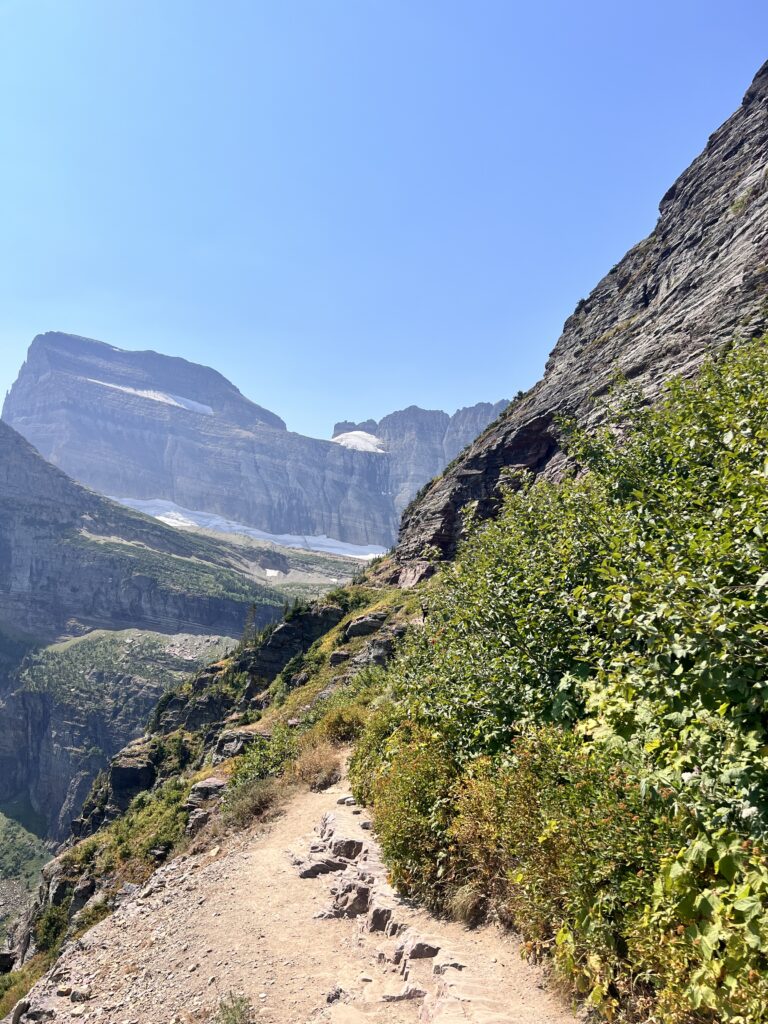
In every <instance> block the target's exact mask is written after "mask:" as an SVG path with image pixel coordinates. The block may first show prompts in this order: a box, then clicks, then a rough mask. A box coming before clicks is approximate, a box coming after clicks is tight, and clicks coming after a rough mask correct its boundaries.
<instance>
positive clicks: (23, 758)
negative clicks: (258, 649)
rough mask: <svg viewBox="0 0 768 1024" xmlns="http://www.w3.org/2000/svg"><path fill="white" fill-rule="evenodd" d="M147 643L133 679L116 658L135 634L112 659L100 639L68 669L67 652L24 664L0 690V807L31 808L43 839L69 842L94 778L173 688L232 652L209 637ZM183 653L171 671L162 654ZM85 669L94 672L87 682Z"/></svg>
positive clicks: (123, 638) (84, 646)
mask: <svg viewBox="0 0 768 1024" xmlns="http://www.w3.org/2000/svg"><path fill="white" fill-rule="evenodd" d="M144 640H145V642H146V644H147V650H146V652H145V653H144V655H143V656H140V655H139V654H135V655H134V656H133V662H132V664H131V668H132V671H130V672H129V671H126V664H125V663H124V662H125V661H127V660H129V655H128V654H127V653H126V654H122V651H123V650H125V651H126V652H127V651H129V650H130V649H131V648H132V647H136V646H138V644H139V643H140V639H139V637H138V636H137V635H136V634H133V635H132V636H127V635H125V634H117V635H116V637H115V639H114V640H113V643H112V646H113V647H114V648H115V649H117V650H116V651H115V653H110V654H107V649H108V646H109V645H108V643H107V640H106V638H104V639H103V640H98V639H97V640H94V642H91V638H89V637H85V638H83V639H82V640H80V641H78V642H77V643H78V649H79V650H80V651H81V654H80V657H79V659H78V661H76V662H74V663H73V662H69V663H67V662H66V661H65V659H66V652H65V653H63V654H61V655H59V654H47V655H46V656H45V657H44V658H42V659H41V658H39V657H38V658H30V659H28V660H27V662H25V664H24V667H23V669H22V670H21V672H20V673H19V675H18V676H17V677H16V678H15V679H14V681H13V685H12V686H10V687H8V688H6V690H5V691H3V690H2V689H0V804H2V805H7V804H9V803H13V804H15V805H19V806H22V807H27V808H29V810H30V811H31V812H32V814H33V815H34V818H35V819H36V820H37V821H38V822H40V823H41V825H42V831H44V832H45V834H46V835H47V836H48V837H49V838H52V839H57V840H61V839H64V838H66V836H68V835H69V832H70V829H71V824H72V820H73V818H74V817H75V816H76V815H77V814H79V813H80V809H81V807H82V804H83V801H84V800H85V798H86V796H87V795H88V792H89V790H90V788H91V785H92V783H93V780H94V778H95V776H96V774H97V773H98V772H99V771H100V770H101V769H102V768H104V767H105V766H106V765H107V763H108V761H109V759H110V758H111V757H112V756H113V755H115V754H116V753H117V752H118V751H120V750H121V749H122V748H123V747H124V746H125V745H126V744H128V743H130V741H132V740H134V738H135V737H137V736H139V735H140V734H142V733H143V732H144V729H145V727H146V723H147V720H148V718H149V716H150V713H151V712H152V711H153V710H154V708H155V707H156V705H157V702H158V700H159V699H160V698H161V697H162V695H163V692H164V690H165V687H166V686H167V685H169V681H170V680H171V679H174V678H176V679H183V678H185V677H186V675H187V674H188V673H192V672H194V671H195V669H196V668H198V667H199V666H200V665H201V664H203V663H205V662H206V661H208V660H209V659H210V658H211V657H214V656H215V655H216V653H222V651H223V650H224V649H225V648H226V647H228V646H230V645H231V641H230V642H226V641H224V642H220V641H218V638H213V637H205V638H201V637H193V636H188V637H184V638H176V637H174V638H166V637H158V636H155V635H152V634H150V635H147V636H145V638H144ZM181 646H183V648H184V657H183V658H179V659H177V660H176V661H174V662H173V671H169V670H168V660H169V655H168V650H169V649H178V648H179V647H181ZM74 649H75V648H74V647H72V646H70V648H69V650H70V651H72V650H74ZM73 664H74V671H73ZM81 664H84V665H93V666H94V667H92V668H90V670H89V671H87V672H85V673H84V674H83V672H82V669H81V668H80V665H81ZM96 666H100V667H96ZM142 788H146V787H142Z"/></svg>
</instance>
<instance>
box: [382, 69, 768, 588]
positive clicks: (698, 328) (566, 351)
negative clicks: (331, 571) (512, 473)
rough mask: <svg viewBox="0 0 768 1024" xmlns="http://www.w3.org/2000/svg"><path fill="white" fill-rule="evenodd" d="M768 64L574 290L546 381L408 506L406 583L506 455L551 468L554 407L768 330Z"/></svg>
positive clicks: (580, 414) (484, 507)
mask: <svg viewBox="0 0 768 1024" xmlns="http://www.w3.org/2000/svg"><path fill="white" fill-rule="evenodd" d="M767 168H768V63H767V64H765V65H764V66H763V67H762V68H761V69H760V71H759V72H758V74H757V76H756V77H755V79H754V81H753V83H752V85H751V86H750V88H749V89H748V90H747V93H746V95H745V96H744V100H743V102H742V105H741V107H740V108H739V109H738V110H737V111H736V113H735V114H733V116H732V117H730V118H729V119H728V120H727V121H726V122H725V124H724V125H722V127H721V128H719V129H718V130H717V131H716V132H715V133H714V134H713V135H712V136H711V137H710V139H709V141H708V143H707V146H706V148H705V150H704V152H703V153H702V154H701V155H700V156H699V157H697V159H696V160H694V162H693V163H692V164H691V166H690V167H689V168H688V169H687V170H686V171H684V172H683V174H682V175H681V176H680V177H679V178H678V179H677V181H676V182H675V183H674V185H673V186H672V187H671V188H670V189H669V190H668V192H667V193H666V195H665V196H664V197H663V198H662V200H661V205H660V208H659V212H660V215H659V220H658V223H657V224H656V227H655V228H654V230H653V231H652V232H651V234H650V235H649V236H648V238H646V239H645V240H644V241H642V242H640V243H639V245H636V246H635V247H634V248H633V249H631V250H630V251H629V252H628V253H627V255H626V256H625V257H624V258H623V259H622V260H621V261H620V262H619V263H618V264H617V265H616V266H615V267H613V268H612V269H611V270H610V272H609V273H608V274H607V275H606V276H605V277H604V278H603V279H602V281H600V282H599V284H598V285H597V287H596V288H595V289H594V290H593V291H592V292H591V294H590V295H589V296H588V298H586V299H583V300H582V301H581V302H579V304H578V306H577V307H576V309H575V311H574V312H573V314H572V315H571V316H570V317H569V318H568V320H567V321H566V323H565V327H564V329H563V333H562V335H561V337H560V338H559V340H558V342H557V344H556V345H555V348H554V350H553V352H552V354H551V356H550V358H549V361H548V363H547V366H546V370H545V373H544V377H543V379H542V380H541V381H540V382H539V383H538V384H537V385H536V386H535V387H534V388H532V390H531V391H529V392H528V394H527V395H525V396H524V397H523V398H522V399H521V400H519V401H516V402H515V403H514V404H513V405H512V406H511V407H510V408H509V409H508V410H507V412H506V413H505V414H504V415H502V416H501V418H500V419H499V420H497V421H496V422H495V423H494V424H493V425H492V426H491V427H490V428H489V429H488V430H486V431H485V433H484V434H483V435H482V436H481V437H480V438H479V439H478V440H477V441H476V442H475V443H474V444H472V445H471V446H470V448H469V449H468V450H467V451H466V452H465V453H464V455H463V456H462V457H461V458H460V459H459V461H458V463H457V465H456V466H454V467H452V469H451V471H450V472H448V473H446V474H445V475H444V476H443V477H442V478H441V479H438V480H436V481H434V482H433V484H432V485H431V486H430V488H429V489H428V490H427V492H426V493H425V494H424V495H423V497H422V498H421V499H420V500H419V501H418V502H416V503H415V504H414V506H413V507H412V508H410V509H409V510H408V511H407V513H406V514H405V516H404V518H403V522H402V526H401V530H400V539H399V544H398V547H397V553H396V560H397V563H398V565H399V572H397V573H396V574H395V575H396V576H398V577H399V579H400V580H401V582H403V583H412V582H414V581H415V580H417V579H419V578H421V577H423V576H424V575H426V574H428V573H429V572H430V571H431V568H430V565H429V563H428V562H427V561H426V560H425V559H424V557H423V555H424V551H425V548H427V547H436V548H437V549H438V550H439V551H440V552H441V553H442V554H443V555H444V556H448V557H450V555H452V554H453V552H454V551H455V548H456V543H457V541H458V539H459V537H460V535H461V523H462V518H461V512H462V509H463V508H464V507H465V506H466V505H467V504H468V503H470V502H477V503H478V510H479V514H480V515H481V516H487V515H490V514H492V513H493V511H494V509H495V507H496V505H497V498H498V492H497V485H498V482H499V478H500V475H501V473H502V471H503V470H504V469H505V468H507V467H527V468H528V469H531V470H534V471H535V472H543V473H547V474H550V475H554V476H556V475H557V474H558V473H559V472H561V471H562V468H563V456H562V453H561V451H560V448H559V445H558V435H557V428H556V419H557V417H558V416H559V415H560V414H563V413H567V414H569V415H573V416H576V417H577V419H578V420H580V421H581V422H582V423H589V422H591V421H593V420H594V419H595V417H596V416H598V415H599V409H598V408H596V406H595V404H594V399H595V398H596V397H597V396H600V395H604V394H605V392H606V391H607V389H608V388H609V387H610V385H611V382H612V381H613V379H614V378H615V375H616V374H617V372H618V373H621V374H623V375H624V376H625V377H627V378H628V379H630V380H631V381H633V382H634V383H635V384H637V385H639V387H640V388H641V389H642V391H643V392H644V394H645V395H646V396H648V398H651V399H652V398H653V397H654V396H656V395H658V394H659V392H660V391H661V390H662V388H663V386H664V384H665V382H667V381H668V380H669V379H670V378H671V377H673V376H675V375H688V374H691V373H693V372H694V371H695V370H696V368H697V366H698V365H699V364H700V363H701V360H702V359H703V358H704V357H705V355H706V354H707V353H709V352H712V351H714V350H716V349H717V348H718V347H719V346H721V345H724V344H726V343H727V342H729V341H730V340H731V339H733V338H737V337H753V336H755V335H759V334H762V333H763V332H764V331H765V330H766V329H768V170H767Z"/></svg>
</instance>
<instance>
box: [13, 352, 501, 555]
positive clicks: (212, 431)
mask: <svg viewBox="0 0 768 1024" xmlns="http://www.w3.org/2000/svg"><path fill="white" fill-rule="evenodd" d="M498 410H499V406H490V405H487V404H481V405H478V406H475V407H472V408H471V409H464V410H460V412H459V413H457V414H456V415H455V416H454V417H452V418H450V417H448V416H447V415H446V414H444V413H434V412H424V411H423V410H418V409H415V408H411V409H408V410H405V411H404V412H401V413H395V414H393V415H392V416H389V417H386V418H385V419H384V420H382V421H381V424H377V428H380V429H381V432H382V433H381V441H382V442H383V443H382V444H380V445H378V444H375V443H374V444H373V445H370V444H369V445H365V444H363V445H360V444H355V443H354V441H352V443H349V439H348V438H346V439H345V437H343V436H337V437H336V438H335V442H336V443H333V442H331V441H323V440H317V439H314V438H309V437H304V436H302V435H301V434H296V433H292V432H290V431H288V430H287V429H286V427H285V424H284V423H283V421H282V420H281V419H280V418H279V417H278V416H275V415H274V414H273V413H270V412H267V411H266V410H265V409H262V408H261V407H260V406H258V405H255V404H254V403H252V402H250V401H249V400H248V399H246V398H244V397H243V395H241V394H240V392H239V391H238V390H237V388H235V387H234V385H232V384H230V383H229V381H227V380H225V378H224V377H222V376H221V375H220V374H218V373H216V371H214V370H211V369H208V368H207V367H203V366H198V365H195V364H194V363H189V362H187V361H186V360H183V359H174V358H170V357H168V356H163V355H159V354H157V353H155V352H123V351H121V350H120V349H116V348H113V347H112V346H110V345H105V344H103V343H101V342H98V341H92V340H90V339H87V338H80V337H76V336H74V335H68V334H60V333H55V332H51V333H48V334H43V335H39V336H38V337H37V338H35V340H34V341H33V342H32V345H31V346H30V349H29V353H28V356H27V360H26V362H25V363H24V365H23V367H22V369H21V371H20V373H19V377H18V380H17V381H16V383H15V384H14V386H13V388H12V389H11V391H10V393H9V394H8V396H7V398H6V400H5V405H4V408H3V419H4V420H5V421H6V422H7V423H9V424H10V425H11V426H12V427H14V428H15V429H16V430H18V431H19V432H20V433H21V434H22V435H23V436H24V437H26V438H27V440H29V441H30V442H31V443H32V444H33V445H35V446H36V447H37V448H38V450H39V451H40V452H42V454H43V455H44V456H45V457H46V458H47V459H49V460H50V461H51V462H52V463H54V464H55V465H56V466H59V467H60V468H62V469H63V470H64V471H65V472H67V473H68V474H69V475H70V476H72V477H74V478H75V479H76V480H79V481H81V482H82V483H84V484H87V485H88V486H89V487H93V488H94V489H96V490H98V491H100V492H101V493H102V494H107V495H112V496H114V497H118V498H130V499H134V500H140V501H153V500H154V501H157V500H163V501H169V502H173V503H174V504H175V505H177V506H180V507H181V508H182V509H186V510H192V511H196V512H205V513H209V514H215V515H217V516H221V517H223V518H225V519H227V520H230V521H233V522H234V523H239V524H243V525H245V526H247V527H253V528H255V529H257V530H260V531H263V532H265V533H268V534H271V535H278V536H284V535H299V536H309V537H330V538H334V539H336V540H338V541H342V542H345V543H350V544H356V545H377V546H380V547H389V546H390V545H391V544H392V542H393V541H394V539H395V536H396V531H397V523H398V520H399V516H400V512H401V511H402V508H403V507H404V505H405V504H406V503H407V502H408V501H409V500H410V499H411V498H412V497H413V495H414V494H415V493H416V491H417V490H418V488H419V487H420V486H421V485H422V484H424V483H425V482H426V481H427V480H428V479H430V477H431V476H433V475H434V473H436V472H438V471H439V470H440V469H441V468H442V467H443V466H444V465H445V464H446V463H447V462H448V461H450V459H451V458H452V457H453V455H455V454H456V452H457V451H458V450H459V449H461V448H463V447H464V446H465V445H467V444H469V442H470V441H471V440H472V439H473V438H474V437H475V436H476V435H477V433H478V432H479V430H481V429H482V428H483V427H485V426H486V425H487V423H488V422H489V421H490V420H491V419H492V418H493V417H494V415H495V414H497V412H498Z"/></svg>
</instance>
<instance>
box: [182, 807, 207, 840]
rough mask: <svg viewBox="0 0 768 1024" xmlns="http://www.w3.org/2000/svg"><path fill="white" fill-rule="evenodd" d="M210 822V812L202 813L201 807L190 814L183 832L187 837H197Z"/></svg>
mask: <svg viewBox="0 0 768 1024" xmlns="http://www.w3.org/2000/svg"><path fill="white" fill-rule="evenodd" d="M210 820H211V812H210V811H204V810H203V809H202V808H201V807H196V808H195V810H194V811H192V813H191V814H190V816H189V821H188V822H187V827H186V829H185V830H184V831H185V832H186V834H187V835H188V836H194V835H197V833H198V832H199V831H200V829H201V828H203V827H204V826H205V825H207V824H208V822H209V821H210Z"/></svg>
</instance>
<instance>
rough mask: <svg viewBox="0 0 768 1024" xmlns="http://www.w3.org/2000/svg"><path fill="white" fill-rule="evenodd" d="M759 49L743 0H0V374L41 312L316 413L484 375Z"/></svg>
mask: <svg viewBox="0 0 768 1024" xmlns="http://www.w3.org/2000/svg"><path fill="white" fill-rule="evenodd" d="M766 57H768V4H765V2H764V0H760V2H757V0H755V2H753V0H732V2H730V3H728V4H725V3H723V2H722V0H717V2H712V0H698V2H692V0H691V2H689V0H666V2H663V3H662V2H659V0H644V2H643V3H639V2H635V3H627V4H622V3H616V0H611V2H610V3H608V2H602V0H601V2H592V0H582V2H581V3H578V4H577V3H573V2H572V0H569V2H551V0H540V2H538V3H535V4H522V3H514V2H513V0H462V2H458V0H269V2H267V0H216V2H214V0H0V204H1V206H0V223H2V228H3V230H2V245H1V246H0V393H1V392H4V391H5V390H6V389H7V387H9V386H10V384H11V382H12V381H13V379H14V377H15V376H16V372H17V370H18V367H19V365H20V364H21V362H22V360H23V357H24V353H25V351H26V347H27V345H28V344H29V342H30V340H31V339H32V337H33V336H34V335H35V334H36V333H39V332H42V331H45V330H64V331H71V332H73V333H77V334H84V335H88V336H90V337H96V338H100V339H102V340H104V341H108V342H110V343H111V344H114V345H118V346H121V347H124V348H154V349H157V350H159V351H163V352H167V353H171V354H175V355H183V356H185V357H187V358H189V359H192V360H195V361H199V362H204V363H207V364H209V365H212V366H215V367H216V368H217V369H219V370H220V371H221V372H223V373H224V374H226V375H227V376H228V377H230V378H231V379H232V380H233V381H234V382H235V383H236V384H237V385H238V386H239V387H240V389H241V390H242V391H243V392H244V393H245V394H247V395H248V396H249V397H251V398H253V399H254V400H255V401H257V402H259V403H261V404H263V405H265V406H267V407H268V408H271V409H273V410H274V411H275V412H277V413H279V414H280V415H281V416H282V417H283V418H284V419H286V420H287V422H288V425H289V426H290V427H291V428H292V429H296V430H300V431H302V432H304V433H310V434H314V435H316V436H329V434H330V430H331V427H332V424H333V422H334V421H335V420H336V419H342V418H349V419H364V418H368V417H369V416H373V417H376V418H378V417H380V416H381V415H383V414H385V413H387V412H389V411H391V410H393V409H395V408H402V407H403V406H406V405H409V404H411V403H417V404H419V405H422V406H426V407H429V408H438V407H439V408H445V409H447V410H448V411H453V410H454V409H455V408H456V407H458V406H461V405H466V404H469V403H473V402H476V401H480V400H485V399H487V400H495V399H498V398H500V397H502V396H510V395H512V394H514V392H516V391H517V390H518V388H525V387H527V386H529V385H530V384H532V383H533V382H534V381H535V380H536V379H537V378H538V377H539V375H540V374H541V372H542V370H543V366H544V363H545V361H546V357H547V354H548V353H549V351H550V349H551V348H552V346H553V344H554V342H555V341H556V340H557V337H558V334H559V333H560V329H561V327H562V323H563V321H564V319H565V317H566V316H567V315H568V314H569V313H570V312H571V310H572V309H573V307H574V306H575V304H576V302H577V301H578V300H579V298H581V297H582V296H583V295H585V294H587V292H588V291H589V290H590V288H591V287H592V286H593V285H594V284H595V283H596V281H597V280H598V279H599V278H600V277H601V276H602V275H603V273H605V272H606V271H607V270H608V269H609V268H610V267H611V266H612V265H613V264H614V263H615V262H616V261H617V260H618V259H619V258H620V257H621V256H622V255H623V253H624V252H625V250H626V249H627V248H628V247H629V246H630V245H632V244H633V243H635V242H636V241H638V240H639V239H640V238H642V237H643V236H644V235H645V234H647V233H648V231H649V230H650V229H651V228H652V227H653V224H654V222H655V219H656V210H657V204H658V201H659V199H660V197H661V195H662V194H663V193H664V191H665V190H666V189H667V187H668V186H669V185H670V184H671V183H672V181H673V179H674V178H675V177H676V176H677V174H679V172H680V171H682V170H683V169H684V168H685V166H686V165H687V164H688V163H689V162H690V160H691V159H692V158H693V157H694V156H695V155H696V154H697V153H698V152H699V151H700V150H701V149H702V148H703V146H704V144H705V143H706V140H707V137H708V135H709V134H710V133H711V132H712V131H713V130H714V129H715V128H716V127H717V126H718V125H719V124H720V123H721V122H722V121H723V120H724V119H725V118H726V117H727V116H728V115H729V114H730V113H731V112H732V111H733V110H735V109H736V107H737V106H738V105H739V103H740V101H741V97H742V95H743V93H744V90H745V89H746V87H747V86H748V84H749V82H750V80H751V78H752V76H753V75H754V73H755V71H756V70H757V68H758V67H759V65H760V64H761V63H762V61H763V60H764V59H765V58H766Z"/></svg>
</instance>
